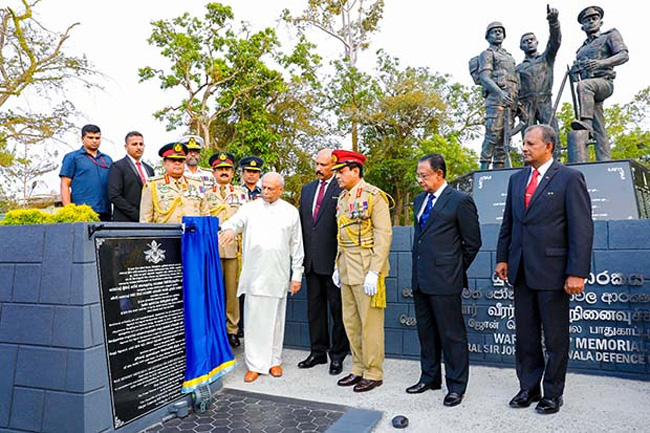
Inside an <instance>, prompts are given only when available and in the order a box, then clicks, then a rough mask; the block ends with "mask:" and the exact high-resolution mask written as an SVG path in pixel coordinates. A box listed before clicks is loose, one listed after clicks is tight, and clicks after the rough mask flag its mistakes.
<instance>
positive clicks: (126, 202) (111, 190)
mask: <svg viewBox="0 0 650 433" xmlns="http://www.w3.org/2000/svg"><path fill="white" fill-rule="evenodd" d="M142 169H143V170H145V171H146V173H147V175H148V176H149V177H152V176H153V175H154V172H153V168H152V167H151V166H150V165H149V164H147V163H145V162H142ZM107 189H108V199H109V200H110V201H111V203H113V221H132V222H138V221H140V199H141V197H142V179H140V174H139V173H138V169H137V167H136V166H135V164H134V163H133V162H132V161H131V159H130V158H129V157H128V156H125V157H124V158H122V159H120V160H119V161H116V162H114V163H113V164H112V165H111V167H110V169H109V171H108V185H107Z"/></svg>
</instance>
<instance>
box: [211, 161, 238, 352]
mask: <svg viewBox="0 0 650 433" xmlns="http://www.w3.org/2000/svg"><path fill="white" fill-rule="evenodd" d="M209 163H210V167H212V174H213V176H214V182H213V185H212V186H210V187H208V188H207V190H208V193H207V201H208V206H209V207H210V215H212V216H216V217H219V225H222V224H223V223H224V222H226V221H227V220H228V219H229V218H230V217H231V216H233V215H234V214H235V213H236V212H237V211H238V210H239V208H240V207H241V205H243V204H244V203H246V202H247V201H248V194H247V193H246V190H245V189H244V188H243V187H241V186H235V185H233V184H232V183H231V181H232V177H233V175H234V174H235V156H234V155H233V154H232V153H228V152H217V153H215V154H214V155H212V156H211V157H210V159H209ZM239 253H240V242H233V243H232V244H230V245H219V256H220V257H221V269H222V272H223V281H224V286H225V290H226V333H227V334H228V341H229V343H230V345H231V346H233V347H239V345H240V344H241V342H240V341H239V337H238V336H237V332H238V324H239V299H238V298H237V275H238V274H239V260H238V257H237V256H238V254H239Z"/></svg>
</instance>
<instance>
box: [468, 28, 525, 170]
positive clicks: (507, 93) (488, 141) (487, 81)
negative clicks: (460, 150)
mask: <svg viewBox="0 0 650 433" xmlns="http://www.w3.org/2000/svg"><path fill="white" fill-rule="evenodd" d="M505 37H506V29H505V27H504V26H503V24H501V23H500V22H498V21H495V22H492V23H490V24H489V25H488V26H487V29H486V30H485V39H487V41H488V42H489V44H490V46H489V47H488V48H487V49H486V50H485V51H483V52H482V53H481V54H480V55H479V58H478V63H479V64H478V72H479V77H480V82H481V85H482V86H483V95H484V96H485V117H486V119H485V138H484V139H483V146H482V148H481V158H480V162H481V170H487V169H488V168H489V166H490V162H491V163H492V168H504V167H505V165H506V159H507V152H508V149H507V147H508V143H509V141H510V131H511V130H512V127H513V125H514V118H515V114H516V105H517V94H518V91H519V77H518V76H517V71H516V70H515V68H516V63H515V59H514V58H513V57H512V56H511V55H510V53H508V52H507V51H506V50H504V49H503V48H501V44H502V43H503V40H504V39H505Z"/></svg>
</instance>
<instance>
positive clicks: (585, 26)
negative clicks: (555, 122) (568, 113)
mask: <svg viewBox="0 0 650 433" xmlns="http://www.w3.org/2000/svg"><path fill="white" fill-rule="evenodd" d="M603 16H604V11H603V9H602V8H601V7H599V6H589V7H587V8H585V9H583V10H582V11H581V12H580V14H578V22H579V23H580V24H581V25H582V30H583V31H584V32H585V33H586V35H587V40H586V41H585V42H584V43H583V44H582V46H581V47H580V49H578V51H577V53H576V60H575V62H574V64H573V67H572V68H571V82H572V85H573V84H574V83H575V85H576V88H577V92H578V100H579V110H578V116H577V117H578V118H577V119H576V120H574V121H573V122H572V123H571V128H572V129H573V130H575V131H587V132H588V134H587V133H585V134H584V135H585V136H586V135H591V136H592V137H593V138H594V140H595V141H596V148H595V151H596V160H597V161H607V160H609V159H610V156H611V155H610V148H609V141H608V140H607V133H606V131H605V115H604V110H603V102H604V101H605V99H607V98H609V97H610V96H612V93H613V92H614V78H615V77H616V73H615V72H614V67H615V66H618V65H622V64H623V63H625V62H627V61H628V60H629V55H628V51H627V46H626V45H625V42H623V37H622V36H621V34H620V33H619V32H618V30H616V29H611V30H608V31H606V32H601V30H600V29H601V27H602V25H603ZM578 144H579V145H580V149H579V151H578V152H577V155H578V160H576V161H571V162H585V161H586V160H587V159H586V158H587V155H588V154H587V152H586V143H578ZM570 154H571V150H570ZM574 154H575V152H574Z"/></svg>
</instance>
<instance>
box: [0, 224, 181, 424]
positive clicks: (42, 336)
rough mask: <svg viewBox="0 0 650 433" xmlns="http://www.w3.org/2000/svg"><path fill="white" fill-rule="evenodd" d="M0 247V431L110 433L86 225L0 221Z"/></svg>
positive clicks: (152, 417) (157, 415) (149, 419)
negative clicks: (35, 224) (16, 224)
mask: <svg viewBox="0 0 650 433" xmlns="http://www.w3.org/2000/svg"><path fill="white" fill-rule="evenodd" d="M117 227H119V225H117ZM177 231H178V233H179V234H180V230H177ZM0 245H2V248H1V249H0V431H7V430H8V431H29V432H56V433H61V432H74V433H79V432H109V431H113V421H112V411H111V400H110V394H109V388H108V370H107V361H106V351H105V346H104V331H103V324H102V323H103V322H102V312H101V307H100V300H99V285H98V281H97V278H98V276H97V267H96V264H95V249H94V245H93V242H92V241H91V240H89V238H88V224H82V223H77V224H57V225H37V226H0ZM164 415H167V410H166V409H165V408H162V409H159V410H157V411H155V412H153V413H151V414H149V415H146V416H145V417H143V418H141V419H139V420H136V421H134V422H133V423H131V424H129V425H127V426H125V427H124V428H121V429H120V432H136V431H140V430H141V429H144V428H146V427H148V426H150V425H152V424H155V423H156V422H158V421H160V419H161V418H162V416H164Z"/></svg>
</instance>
